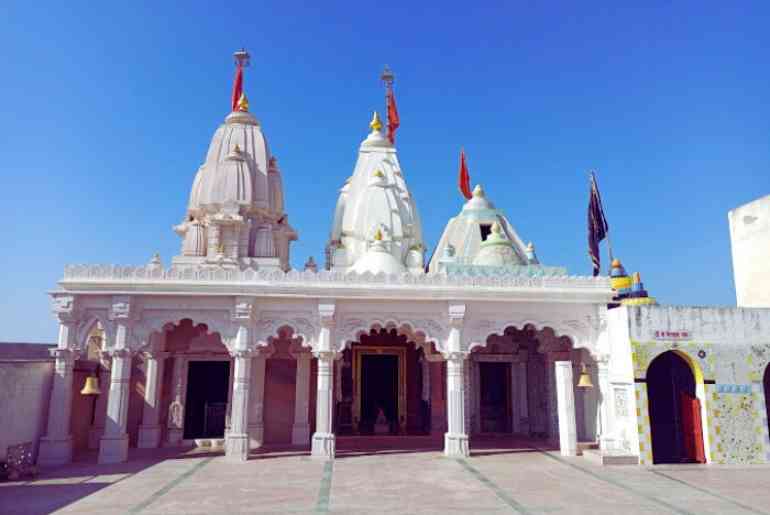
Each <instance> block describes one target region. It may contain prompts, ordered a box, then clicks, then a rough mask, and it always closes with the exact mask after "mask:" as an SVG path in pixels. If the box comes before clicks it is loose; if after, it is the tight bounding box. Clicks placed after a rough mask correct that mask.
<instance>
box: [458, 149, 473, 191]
mask: <svg viewBox="0 0 770 515" xmlns="http://www.w3.org/2000/svg"><path fill="white" fill-rule="evenodd" d="M459 186H460V193H462V194H463V197H465V198H466V199H468V200H470V199H471V197H472V196H473V193H471V176H470V174H469V173H468V165H467V164H466V162H465V150H460V178H459Z"/></svg>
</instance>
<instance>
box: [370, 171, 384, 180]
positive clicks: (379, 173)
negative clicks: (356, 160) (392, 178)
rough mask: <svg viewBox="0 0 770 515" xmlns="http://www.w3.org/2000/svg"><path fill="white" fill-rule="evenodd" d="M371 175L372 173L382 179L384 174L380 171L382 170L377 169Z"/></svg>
mask: <svg viewBox="0 0 770 515" xmlns="http://www.w3.org/2000/svg"><path fill="white" fill-rule="evenodd" d="M372 175H374V176H375V177H379V178H380V179H382V178H383V177H385V174H384V173H382V170H377V171H375V172H374V173H373V174H372Z"/></svg>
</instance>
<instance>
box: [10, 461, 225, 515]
mask: <svg viewBox="0 0 770 515" xmlns="http://www.w3.org/2000/svg"><path fill="white" fill-rule="evenodd" d="M222 455H224V451H219V450H211V449H206V450H203V449H190V448H168V449H130V450H129V453H128V461H127V462H125V463H112V464H99V463H97V458H98V456H97V453H96V452H95V451H91V452H86V453H82V454H78V455H76V456H75V459H74V460H73V462H72V463H70V464H67V465H60V466H55V467H46V468H43V469H42V470H41V471H40V474H39V475H38V476H37V477H36V478H34V479H32V480H26V479H24V480H22V481H13V482H4V483H0V514H2V515H14V514H24V515H43V514H47V513H51V512H54V511H56V510H60V509H62V508H64V507H65V506H67V505H69V504H72V503H74V502H76V501H78V500H80V499H82V498H84V497H88V496H89V495H91V494H94V493H96V492H98V491H99V490H101V489H103V488H106V487H109V486H111V485H114V484H115V483H116V482H118V481H122V480H123V479H126V478H129V477H131V476H133V475H134V474H137V473H139V472H141V471H143V470H146V469H148V468H150V467H152V466H154V465H157V464H158V463H160V462H162V461H165V460H181V459H190V458H206V457H209V456H222ZM100 476H102V479H105V476H110V479H109V480H108V481H104V480H102V481H100V480H99V477H100ZM115 476H123V477H119V478H117V479H116V478H115Z"/></svg>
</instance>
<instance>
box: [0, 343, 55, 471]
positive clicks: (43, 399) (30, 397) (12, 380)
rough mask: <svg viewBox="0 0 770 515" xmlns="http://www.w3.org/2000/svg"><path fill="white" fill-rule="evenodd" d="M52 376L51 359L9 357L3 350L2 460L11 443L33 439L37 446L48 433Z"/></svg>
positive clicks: (0, 369)
mask: <svg viewBox="0 0 770 515" xmlns="http://www.w3.org/2000/svg"><path fill="white" fill-rule="evenodd" d="M2 345H3V346H5V345H4V344H2ZM40 347H41V348H44V349H45V350H47V349H48V347H47V346H44V345H41V346H40ZM41 350H42V349H41ZM52 377H53V360H51V359H49V358H29V357H27V358H21V357H18V356H14V357H10V358H8V357H3V356H2V353H0V420H1V421H2V423H1V424H0V461H4V460H5V456H6V451H7V449H8V446H9V445H17V444H20V443H24V442H32V443H33V444H34V446H35V449H37V444H38V441H39V439H40V437H41V436H42V435H43V434H44V433H45V424H46V420H47V413H48V401H49V397H50V395H51V379H52Z"/></svg>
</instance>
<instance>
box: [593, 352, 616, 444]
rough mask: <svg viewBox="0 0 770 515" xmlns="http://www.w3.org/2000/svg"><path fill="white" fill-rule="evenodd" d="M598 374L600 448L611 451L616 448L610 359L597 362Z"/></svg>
mask: <svg viewBox="0 0 770 515" xmlns="http://www.w3.org/2000/svg"><path fill="white" fill-rule="evenodd" d="M596 367H597V376H598V379H599V381H598V382H599V392H598V403H599V425H598V428H597V432H598V439H599V448H600V449H601V450H602V451H603V452H609V451H610V450H611V449H613V448H614V445H613V440H614V439H613V437H612V411H611V410H612V403H611V402H610V399H612V387H611V385H610V367H609V360H599V361H597V362H596Z"/></svg>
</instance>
